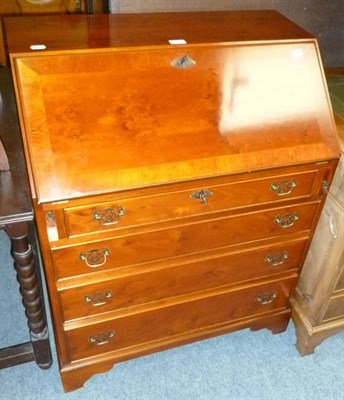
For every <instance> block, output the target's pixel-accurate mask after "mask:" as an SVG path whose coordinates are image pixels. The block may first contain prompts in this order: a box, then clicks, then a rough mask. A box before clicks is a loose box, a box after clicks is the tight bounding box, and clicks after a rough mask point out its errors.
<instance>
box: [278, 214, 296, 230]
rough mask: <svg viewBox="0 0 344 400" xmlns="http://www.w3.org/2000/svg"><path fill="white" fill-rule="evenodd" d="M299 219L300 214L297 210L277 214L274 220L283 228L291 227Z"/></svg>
mask: <svg viewBox="0 0 344 400" xmlns="http://www.w3.org/2000/svg"><path fill="white" fill-rule="evenodd" d="M298 219H299V216H298V215H297V213H296V212H295V213H293V214H289V213H287V214H284V215H277V217H276V218H275V220H274V222H275V224H277V225H279V226H280V227H281V228H289V227H290V226H293V225H294V224H295V222H296V221H297V220H298Z"/></svg>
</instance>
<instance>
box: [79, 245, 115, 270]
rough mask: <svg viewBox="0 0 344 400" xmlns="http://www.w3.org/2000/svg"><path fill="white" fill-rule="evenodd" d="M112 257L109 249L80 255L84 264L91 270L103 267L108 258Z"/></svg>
mask: <svg viewBox="0 0 344 400" xmlns="http://www.w3.org/2000/svg"><path fill="white" fill-rule="evenodd" d="M109 255H110V251H109V249H102V250H98V249H94V250H91V251H89V252H88V253H80V256H79V258H80V260H81V261H84V263H85V264H86V265H87V266H88V267H90V268H99V267H102V266H103V265H104V264H105V263H106V261H107V256H109Z"/></svg>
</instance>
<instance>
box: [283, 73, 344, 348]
mask: <svg viewBox="0 0 344 400" xmlns="http://www.w3.org/2000/svg"><path fill="white" fill-rule="evenodd" d="M338 72H339V71H338ZM333 74H334V73H333V71H332V72H329V79H328V83H329V90H330V93H331V90H332V92H333V105H334V111H335V113H336V115H335V119H336V124H337V132H338V136H339V141H340V146H341V151H342V156H341V158H340V162H339V166H338V168H337V170H336V173H335V176H334V179H333V182H332V186H331V188H330V191H329V195H328V197H327V199H326V202H325V205H324V208H323V211H322V214H321V217H320V220H319V224H318V226H317V229H316V232H315V235H314V239H313V242H312V245H311V247H310V250H309V253H308V255H307V258H306V261H305V264H304V267H303V270H302V273H301V276H300V279H299V282H298V284H297V287H296V290H295V292H294V294H293V296H292V298H291V305H292V309H293V320H294V324H295V328H296V335H297V343H296V347H297V349H298V351H299V352H300V354H301V355H307V354H311V353H313V352H314V349H315V348H316V346H318V345H319V344H320V343H321V342H322V341H323V340H325V339H326V338H328V337H330V336H332V335H334V334H336V333H338V332H341V331H343V330H344V239H343V238H344V156H343V154H344V70H343V71H342V73H341V74H338V75H337V76H336V74H334V75H333ZM337 107H338V108H337ZM336 108H337V109H336Z"/></svg>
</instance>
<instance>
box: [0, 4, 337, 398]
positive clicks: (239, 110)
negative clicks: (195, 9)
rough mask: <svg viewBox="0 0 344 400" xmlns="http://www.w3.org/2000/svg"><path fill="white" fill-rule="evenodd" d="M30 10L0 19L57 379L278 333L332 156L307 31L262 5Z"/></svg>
mask: <svg viewBox="0 0 344 400" xmlns="http://www.w3.org/2000/svg"><path fill="white" fill-rule="evenodd" d="M90 21H91V22H90ZM46 22H47V17H35V18H28V17H22V18H20V20H19V19H16V18H8V19H6V20H5V25H6V32H7V39H8V47H9V53H10V56H11V62H12V68H13V72H14V83H15V86H16V88H17V91H16V93H17V104H18V107H19V110H20V116H21V127H22V134H23V138H24V143H25V151H26V159H27V163H28V166H29V171H30V176H31V177H32V180H31V194H32V198H33V203H34V209H35V216H36V219H37V225H38V231H39V238H40V244H41V248H42V254H43V259H44V267H45V274H46V280H47V283H48V290H49V296H50V304H51V311H52V317H53V321H54V324H53V325H54V330H55V339H56V343H57V351H58V358H59V365H60V372H61V376H62V381H63V385H64V389H65V390H66V391H71V390H74V389H77V388H79V387H81V386H82V385H83V384H84V382H85V381H86V380H87V379H88V378H89V377H91V376H92V375H94V374H96V373H99V372H105V371H107V370H109V369H110V368H112V366H113V364H114V363H116V362H120V361H123V360H127V359H130V358H133V357H138V356H141V355H144V354H149V353H152V352H155V351H159V350H163V349H167V348H170V347H173V346H178V345H181V344H185V343H189V342H192V341H195V340H200V339H205V338H209V337H211V336H214V335H219V334H223V333H228V332H231V331H234V330H238V329H244V328H251V329H252V330H257V329H262V328H268V329H270V330H271V331H272V332H273V333H277V332H281V331H284V330H285V329H286V327H287V325H288V323H289V320H290V316H291V309H290V305H289V296H290V293H291V292H292V290H293V289H294V287H295V285H296V283H297V279H298V276H299V272H300V270H301V268H302V265H303V262H304V259H305V256H306V253H307V250H308V248H309V244H310V241H311V239H312V236H313V232H314V229H315V226H316V224H317V221H318V218H319V215H320V213H321V210H322V206H323V203H324V200H325V197H326V192H327V188H328V187H329V185H330V183H331V181H332V178H333V174H334V171H335V168H336V166H337V163H338V157H339V153H340V150H339V148H338V143H337V141H336V134H335V125H334V121H333V115H332V113H331V108H330V104H329V99H328V93H327V88H326V84H325V80H324V75H323V71H322V66H321V62H320V56H319V52H318V47H317V42H316V40H315V39H314V38H313V37H312V36H311V35H310V34H308V33H307V32H305V31H304V30H302V29H301V28H299V27H298V26H296V25H295V24H293V23H292V22H291V21H289V20H288V19H286V18H284V17H283V16H281V15H280V14H278V13H277V12H274V11H251V12H250V11H247V12H245V11H242V12H229V13H226V12H218V13H216V12H215V13H201V14H200V13H176V14H166V13H161V14H159V13H157V14H150V15H138V14H135V15H111V16H104V15H97V16H96V15H95V16H92V20H90V18H89V17H88V16H82V15H78V16H77V15H73V16H52V17H49V24H47V23H46ZM32 27H35V28H36V29H39V31H40V34H41V38H42V41H43V43H44V44H45V45H46V50H45V51H31V50H30V45H31V44H32V43H35V41H36V38H35V37H34V33H31V34H30V32H32V31H33V30H32ZM57 27H59V29H57ZM242 27H245V29H244V30H243V29H242ZM24 32H25V33H26V34H23V33H24ZM52 32H54V35H52V34H51V33H52ZM55 50H58V51H55ZM310 71H311V72H312V73H310ZM315 100H316V101H315Z"/></svg>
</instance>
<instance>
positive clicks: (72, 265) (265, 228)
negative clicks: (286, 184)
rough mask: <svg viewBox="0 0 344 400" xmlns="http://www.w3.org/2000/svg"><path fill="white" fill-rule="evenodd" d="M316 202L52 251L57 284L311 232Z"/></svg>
mask: <svg viewBox="0 0 344 400" xmlns="http://www.w3.org/2000/svg"><path fill="white" fill-rule="evenodd" d="M318 205H319V204H318V203H309V204H301V205H295V206H291V207H284V208H276V209H269V210H264V211H259V212H252V213H249V214H239V215H234V216H231V217H226V218H218V219H213V220H207V221H202V222H198V223H193V224H184V225H180V226H177V227H173V228H169V229H160V230H153V231H149V232H144V233H135V234H131V235H125V236H118V237H115V238H112V239H107V240H102V241H99V242H97V241H95V242H92V243H85V244H79V245H75V246H70V247H62V248H55V249H53V260H54V266H55V272H56V277H57V278H58V279H62V278H68V277H73V276H76V275H84V274H85V275H86V274H92V273H96V272H97V271H104V270H109V269H112V268H118V267H123V266H130V265H137V264H143V263H148V262H152V261H158V260H161V259H169V258H173V257H179V256H184V255H187V254H193V253H201V252H205V251H208V250H213V249H216V248H222V247H225V246H231V245H236V244H240V243H244V242H251V241H254V240H259V239H265V238H270V237H279V236H284V235H286V234H292V233H297V232H301V231H307V230H309V229H310V228H311V226H312V223H313V218H314V216H315V213H316V211H317V208H318Z"/></svg>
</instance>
